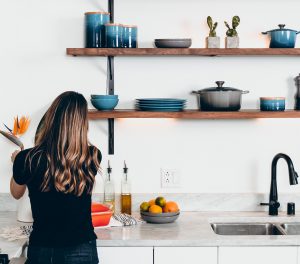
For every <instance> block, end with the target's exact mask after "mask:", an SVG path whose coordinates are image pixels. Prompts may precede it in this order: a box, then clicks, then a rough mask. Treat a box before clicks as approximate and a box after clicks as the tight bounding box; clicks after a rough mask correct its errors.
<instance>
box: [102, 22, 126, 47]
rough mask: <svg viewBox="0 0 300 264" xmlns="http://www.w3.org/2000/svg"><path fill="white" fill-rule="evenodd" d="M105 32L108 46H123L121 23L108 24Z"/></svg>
mask: <svg viewBox="0 0 300 264" xmlns="http://www.w3.org/2000/svg"><path fill="white" fill-rule="evenodd" d="M105 34H106V47H107V48H122V36H123V27H122V25H121V24H113V23H110V24H106V25H105Z"/></svg>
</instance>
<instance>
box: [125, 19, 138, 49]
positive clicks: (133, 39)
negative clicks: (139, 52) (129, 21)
mask: <svg viewBox="0 0 300 264" xmlns="http://www.w3.org/2000/svg"><path fill="white" fill-rule="evenodd" d="M137 30H138V29H137V26H132V25H123V48H137V47H138V44H137Z"/></svg>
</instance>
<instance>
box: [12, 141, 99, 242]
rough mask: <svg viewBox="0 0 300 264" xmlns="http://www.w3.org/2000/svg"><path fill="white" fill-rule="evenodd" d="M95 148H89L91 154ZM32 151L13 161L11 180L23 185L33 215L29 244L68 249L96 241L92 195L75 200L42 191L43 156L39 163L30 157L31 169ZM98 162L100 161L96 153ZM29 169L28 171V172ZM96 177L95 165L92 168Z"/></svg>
mask: <svg viewBox="0 0 300 264" xmlns="http://www.w3.org/2000/svg"><path fill="white" fill-rule="evenodd" d="M93 148H94V147H92V146H91V147H90V150H91V151H93ZM30 150H31V149H26V150H24V151H21V152H20V153H19V154H18V155H17V156H16V159H15V161H14V166H13V178H14V180H15V181H16V183H17V184H19V185H24V184H26V185H27V187H28V190H29V198H30V203H31V209H32V215H33V219H34V222H33V231H32V233H31V235H30V238H29V244H30V245H32V246H41V247H68V246H74V245H78V244H81V243H84V242H87V241H91V240H95V239H96V238H97V236H96V234H95V233H94V228H93V225H92V219H91V195H90V194H88V193H83V194H82V195H81V196H79V197H77V196H75V195H73V194H64V193H61V192H58V191H56V190H55V188H52V189H51V190H50V191H48V192H42V191H41V184H42V182H43V178H44V175H45V171H46V165H47V159H46V155H43V154H42V155H41V158H40V161H39V162H38V158H37V157H36V156H38V155H36V156H33V158H32V164H31V167H30V166H29V162H28V161H26V157H27V154H28V153H29V152H30ZM98 159H99V163H100V161H101V159H102V156H101V152H100V151H99V156H98ZM30 168H31V169H30ZM91 169H92V170H93V172H94V175H95V176H96V174H97V170H96V168H95V166H93V167H92V168H91Z"/></svg>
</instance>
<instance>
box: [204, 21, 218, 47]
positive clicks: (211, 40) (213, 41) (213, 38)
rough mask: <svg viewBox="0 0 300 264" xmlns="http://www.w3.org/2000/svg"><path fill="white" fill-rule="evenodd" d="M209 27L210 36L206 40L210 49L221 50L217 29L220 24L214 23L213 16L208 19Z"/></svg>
mask: <svg viewBox="0 0 300 264" xmlns="http://www.w3.org/2000/svg"><path fill="white" fill-rule="evenodd" d="M207 25H208V27H209V36H208V37H207V38H206V44H207V47H208V48H220V37H217V33H216V29H217V26H218V22H215V23H214V22H213V20H212V18H211V16H208V17H207Z"/></svg>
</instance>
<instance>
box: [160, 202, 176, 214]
mask: <svg viewBox="0 0 300 264" xmlns="http://www.w3.org/2000/svg"><path fill="white" fill-rule="evenodd" d="M178 211H179V207H178V204H177V203H175V202H172V201H170V202H167V203H166V205H165V206H164V207H163V212H164V213H176V212H178Z"/></svg>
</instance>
